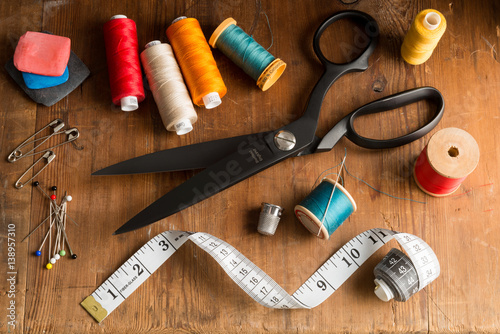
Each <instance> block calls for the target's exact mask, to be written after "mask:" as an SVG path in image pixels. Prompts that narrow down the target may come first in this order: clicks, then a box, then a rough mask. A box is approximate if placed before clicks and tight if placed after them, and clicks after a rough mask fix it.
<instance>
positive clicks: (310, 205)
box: [294, 178, 357, 239]
mask: <svg viewBox="0 0 500 334" xmlns="http://www.w3.org/2000/svg"><path fill="white" fill-rule="evenodd" d="M334 186H335V181H333V180H332V179H329V178H325V179H323V181H321V183H320V184H319V185H318V186H317V187H316V188H314V189H313V191H312V192H311V193H310V194H309V195H308V196H307V197H306V198H305V199H304V200H303V201H302V202H300V204H298V205H296V206H295V209H294V211H295V215H296V216H297V218H298V219H299V221H300V222H301V223H302V225H304V227H305V228H307V229H308V230H309V232H311V233H312V234H314V235H316V236H317V237H319V238H321V239H329V238H330V236H331V235H332V233H333V232H335V230H336V229H337V228H338V227H339V226H340V225H342V223H343V222H344V221H345V220H346V219H347V218H348V217H349V216H350V215H351V214H352V213H353V212H354V211H356V208H357V207H356V202H354V199H353V198H352V196H351V195H350V194H349V192H348V191H347V190H346V189H345V188H344V187H342V186H341V185H340V184H338V183H337V186H336V187H335V191H334V192H333V195H332V190H333V188H334ZM330 196H331V202H330V205H329V206H328V201H329V200H330ZM327 207H328V211H327V212H326V217H325V219H324V220H323V217H324V216H325V211H326V208H327ZM322 220H323V224H322V223H321V221H322Z"/></svg>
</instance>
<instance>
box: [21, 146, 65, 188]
mask: <svg viewBox="0 0 500 334" xmlns="http://www.w3.org/2000/svg"><path fill="white" fill-rule="evenodd" d="M55 157H56V155H55V154H54V152H52V151H47V152H45V154H44V155H43V156H41V157H40V158H39V159H38V160H37V161H35V162H34V163H33V165H31V166H30V167H29V168H28V169H27V170H26V172H24V173H23V175H21V177H20V178H19V179H18V180H17V181H16V183H15V184H14V186H15V187H16V188H17V189H21V188H22V187H24V186H25V185H26V184H27V183H28V182H30V181H31V180H33V179H34V178H35V177H37V176H38V174H40V173H41V172H42V171H43V170H44V169H45V168H46V167H47V166H48V165H49V164H50V163H51V162H52V160H54V159H55ZM43 159H45V160H47V163H46V164H45V166H43V167H42V168H41V169H40V170H39V171H38V172H37V173H36V174H35V175H33V176H32V177H31V179H29V180H28V181H26V182H25V183H22V182H21V180H22V178H23V177H24V176H25V175H26V174H28V172H29V171H30V170H32V169H33V168H34V167H35V165H36V164H38V163H39V162H40V161H42V160H43Z"/></svg>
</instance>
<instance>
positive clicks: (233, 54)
mask: <svg viewBox="0 0 500 334" xmlns="http://www.w3.org/2000/svg"><path fill="white" fill-rule="evenodd" d="M233 35H239V36H240V37H242V38H244V40H246V41H247V43H246V44H245V43H233V44H231V43H229V38H230V37H231V36H233ZM208 43H209V44H210V45H211V46H212V47H213V48H219V49H220V50H221V51H222V53H224V54H225V55H226V56H227V57H228V58H229V59H231V60H232V61H233V62H234V63H235V64H237V65H238V67H240V68H241V69H243V70H244V71H245V73H247V74H248V75H250V76H251V77H252V78H253V79H254V80H255V81H256V82H257V86H258V87H259V88H260V89H261V90H262V91H266V90H268V89H269V88H271V86H272V85H273V84H274V83H275V82H276V81H277V80H278V79H279V78H280V76H281V75H282V74H283V71H284V70H285V68H286V64H285V62H284V61H282V60H281V59H279V58H274V56H273V55H271V54H270V53H269V52H267V50H265V49H264V48H263V47H262V46H261V45H259V44H258V43H257V42H255V41H254V40H253V38H252V37H251V36H248V35H247V34H246V33H245V32H244V31H243V30H242V29H241V28H240V27H238V26H237V25H236V20H234V19H233V18H231V17H230V18H227V19H225V20H224V21H223V22H222V23H221V24H220V25H219V26H218V27H217V28H216V29H215V31H214V33H213V34H212V36H211V37H210V39H209V41H208ZM238 48H242V49H241V50H239V49H238ZM249 48H252V49H253V50H254V52H255V53H256V54H258V56H257V57H258V58H257V57H256V58H253V57H254V56H250V54H253V53H247V50H248V49H249ZM238 51H240V52H239V53H238Z"/></svg>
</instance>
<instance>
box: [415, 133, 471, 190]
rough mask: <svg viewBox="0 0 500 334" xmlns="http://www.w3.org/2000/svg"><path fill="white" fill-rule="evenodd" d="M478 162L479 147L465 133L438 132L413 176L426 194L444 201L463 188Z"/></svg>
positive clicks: (425, 149)
mask: <svg viewBox="0 0 500 334" xmlns="http://www.w3.org/2000/svg"><path fill="white" fill-rule="evenodd" d="M478 162H479V146H478V145H477V142H476V140H475V139H474V138H473V137H472V136H471V135H470V134H469V133H467V132H466V131H464V130H461V129H457V128H446V129H443V130H440V131H438V132H436V133H435V134H434V135H433V136H432V137H431V139H430V140H429V142H428V143H427V146H426V147H425V148H424V149H423V151H422V152H421V153H420V156H419V157H418V159H417V161H416V163H415V167H414V170H413V176H414V179H415V182H416V183H417V185H418V187H419V188H420V189H421V190H422V191H423V192H425V193H427V194H429V195H432V196H435V197H443V196H447V195H450V194H451V193H453V192H454V191H455V190H457V189H458V187H460V184H462V182H463V181H464V180H465V179H466V178H467V176H468V175H469V174H470V173H472V171H474V169H475V168H476V166H477V164H478Z"/></svg>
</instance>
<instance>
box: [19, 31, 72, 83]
mask: <svg viewBox="0 0 500 334" xmlns="http://www.w3.org/2000/svg"><path fill="white" fill-rule="evenodd" d="M70 51H71V40H70V39H69V38H67V37H62V36H55V35H49V34H43V33H40V32H33V31H28V32H26V33H25V34H24V35H22V36H21V38H20V39H19V43H18V44H17V47H16V51H15V52H14V65H15V66H16V68H17V69H18V70H19V71H21V72H28V73H34V74H40V75H48V76H61V75H62V74H63V73H64V70H65V69H66V66H67V65H68V60H69V55H70Z"/></svg>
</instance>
